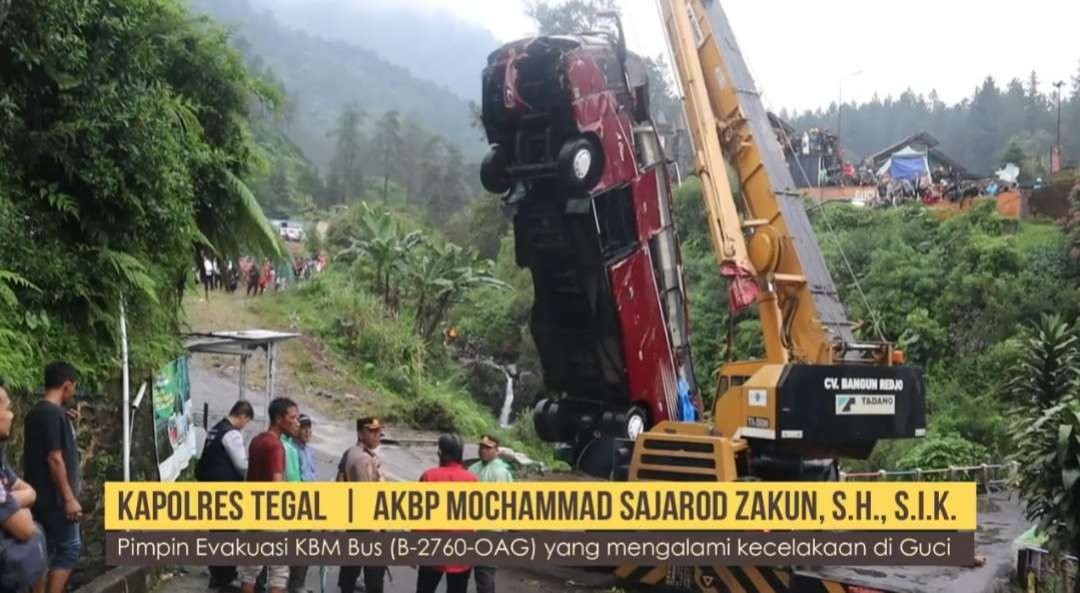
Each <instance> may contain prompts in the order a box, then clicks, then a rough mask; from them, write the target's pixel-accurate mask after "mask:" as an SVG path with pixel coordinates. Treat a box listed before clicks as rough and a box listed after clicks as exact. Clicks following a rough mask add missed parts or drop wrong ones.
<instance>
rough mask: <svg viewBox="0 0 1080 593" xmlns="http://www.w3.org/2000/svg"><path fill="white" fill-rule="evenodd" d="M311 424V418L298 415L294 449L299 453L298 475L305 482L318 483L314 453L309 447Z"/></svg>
mask: <svg viewBox="0 0 1080 593" xmlns="http://www.w3.org/2000/svg"><path fill="white" fill-rule="evenodd" d="M311 432H312V424H311V417H310V416H308V415H306V414H300V433H299V434H298V435H297V437H296V448H297V450H298V451H300V474H301V475H302V477H303V480H304V481H305V482H315V481H318V479H319V478H318V476H316V471H315V453H314V452H313V451H312V449H311V447H309V446H308V444H309V443H311Z"/></svg>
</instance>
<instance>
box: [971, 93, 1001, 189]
mask: <svg viewBox="0 0 1080 593" xmlns="http://www.w3.org/2000/svg"><path fill="white" fill-rule="evenodd" d="M1000 122H1001V92H1000V91H999V90H998V88H997V84H996V83H995V82H994V79H993V77H991V76H987V77H986V80H984V81H983V84H982V86H980V87H979V90H978V91H977V92H976V93H975V97H974V98H973V99H972V101H971V112H970V115H969V117H968V123H969V125H970V126H971V134H972V144H971V149H970V150H971V162H972V164H973V166H975V167H977V168H978V169H980V170H988V169H990V168H991V166H992V165H993V162H992V158H993V156H992V154H993V153H990V152H988V150H993V147H996V146H1001V127H1000V126H1001V124H1000Z"/></svg>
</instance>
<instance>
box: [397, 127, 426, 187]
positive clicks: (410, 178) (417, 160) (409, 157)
mask: <svg viewBox="0 0 1080 593" xmlns="http://www.w3.org/2000/svg"><path fill="white" fill-rule="evenodd" d="M430 137H431V134H429V133H428V132H427V131H426V130H425V129H424V128H423V127H421V126H420V124H418V123H416V120H414V119H412V118H406V119H405V125H404V129H403V131H402V133H401V139H402V142H401V171H400V173H401V177H402V182H403V183H404V185H405V196H406V199H407V200H408V201H409V202H414V201H415V200H416V198H417V194H418V193H419V192H420V186H421V181H422V179H423V174H424V160H423V159H424V151H425V148H426V147H427V144H428V141H429V138H430Z"/></svg>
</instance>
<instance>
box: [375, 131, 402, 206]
mask: <svg viewBox="0 0 1080 593" xmlns="http://www.w3.org/2000/svg"><path fill="white" fill-rule="evenodd" d="M371 144H372V148H373V149H374V151H375V154H376V156H377V158H378V161H379V162H380V163H381V165H382V174H383V190H382V199H383V203H384V204H385V203H386V195H387V191H388V190H389V186H390V178H391V177H395V178H397V179H400V178H401V174H400V165H401V163H400V159H401V156H402V152H403V150H404V148H403V144H404V141H403V140H402V137H401V121H400V119H399V118H398V112H397V111H392V110H391V111H387V112H386V113H384V114H383V115H382V117H380V118H379V120H378V121H377V122H375V137H374V138H373V139H372V142H371Z"/></svg>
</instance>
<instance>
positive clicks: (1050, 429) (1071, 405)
mask: <svg viewBox="0 0 1080 593" xmlns="http://www.w3.org/2000/svg"><path fill="white" fill-rule="evenodd" d="M1075 331H1076V330H1075V328H1073V327H1069V326H1068V325H1067V324H1066V323H1065V322H1064V321H1062V320H1061V319H1060V318H1058V317H1055V316H1046V317H1043V318H1042V321H1041V322H1040V324H1039V326H1038V327H1037V328H1036V329H1035V330H1034V332H1033V335H1032V337H1030V338H1029V340H1028V344H1027V347H1026V348H1025V358H1027V359H1030V360H1040V359H1042V358H1043V357H1044V356H1045V353H1047V352H1058V354H1059V355H1060V356H1061V361H1062V362H1064V363H1065V364H1066V365H1068V366H1065V367H1060V368H1058V367H1057V365H1049V366H1048V365H1044V364H1035V365H1025V366H1024V367H1022V372H1024V373H1025V376H1024V377H1023V378H1021V379H1020V381H1019V383H1020V384H1022V385H1029V386H1031V387H1033V388H1034V391H1033V393H1030V394H1027V397H1024V398H1023V400H1024V404H1023V405H1021V406H1018V407H1017V409H1016V418H1017V419H1016V421H1015V422H1014V423H1013V425H1012V426H1011V434H1012V437H1013V441H1014V443H1015V446H1016V452H1015V453H1014V454H1013V455H1012V456H1011V460H1012V461H1014V462H1016V464H1017V468H1018V469H1017V474H1016V486H1017V489H1018V491H1019V492H1020V495H1021V498H1022V500H1023V502H1024V509H1025V514H1026V516H1027V518H1028V519H1029V520H1032V521H1036V522H1037V528H1038V530H1039V532H1040V533H1041V534H1042V535H1043V536H1045V537H1046V538H1047V547H1048V548H1049V549H1050V551H1051V552H1054V553H1055V554H1071V555H1077V553H1080V400H1078V396H1080V393H1078V385H1080V383H1078V378H1080V365H1077V360H1080V358H1078V357H1080V352H1078V345H1077V342H1076V340H1075V339H1073V340H1072V341H1071V342H1069V341H1067V340H1066V341H1064V342H1063V341H1062V340H1061V337H1062V336H1067V335H1075ZM1066 342H1067V343H1066ZM1062 347H1064V351H1060V352H1059V348H1062ZM1062 373H1064V374H1065V375H1067V376H1068V379H1069V380H1068V381H1061V380H1060V378H1061V374H1062ZM1029 402H1038V405H1034V406H1033V405H1031V403H1029ZM1078 590H1080V580H1078V581H1077V584H1075V585H1074V587H1073V591H1078Z"/></svg>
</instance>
